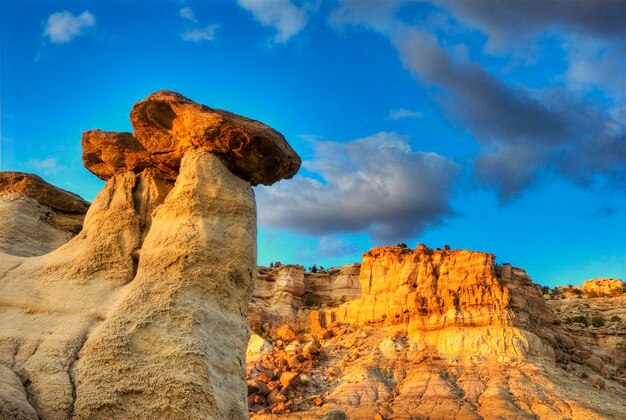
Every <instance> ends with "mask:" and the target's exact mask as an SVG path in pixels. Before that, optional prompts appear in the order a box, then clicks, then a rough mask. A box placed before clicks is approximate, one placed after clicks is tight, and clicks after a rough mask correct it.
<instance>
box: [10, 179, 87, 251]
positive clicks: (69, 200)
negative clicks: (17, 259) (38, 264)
mask: <svg viewBox="0 0 626 420" xmlns="http://www.w3.org/2000/svg"><path fill="white" fill-rule="evenodd" d="M88 208H89V203H88V202H86V201H85V200H83V199H82V198H80V197H79V196H77V195H76V194H72V193H70V192H68V191H65V190H62V189H60V188H57V187H55V186H53V185H50V184H48V183H47V182H46V181H44V180H43V179H41V178H40V177H38V176H37V175H32V174H25V173H21V172H0V220H2V223H1V224H0V252H5V253H7V254H11V255H18V256H22V257H29V256H33V255H42V254H45V253H47V252H50V251H52V250H53V249H56V248H58V247H59V246H61V245H63V244H64V243H66V242H67V241H69V240H70V239H71V238H72V237H73V236H74V235H76V234H77V233H78V232H80V230H81V228H82V225H83V220H84V218H85V213H86V212H87V209H88Z"/></svg>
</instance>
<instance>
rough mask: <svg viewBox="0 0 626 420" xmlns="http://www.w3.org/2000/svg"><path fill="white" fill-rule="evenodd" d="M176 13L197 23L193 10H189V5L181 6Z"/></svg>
mask: <svg viewBox="0 0 626 420" xmlns="http://www.w3.org/2000/svg"><path fill="white" fill-rule="evenodd" d="M178 13H179V14H180V17H182V18H183V19H187V20H188V21H190V22H193V23H198V19H197V18H196V15H194V13H193V10H191V8H190V7H183V8H182V9H180V10H179V11H178Z"/></svg>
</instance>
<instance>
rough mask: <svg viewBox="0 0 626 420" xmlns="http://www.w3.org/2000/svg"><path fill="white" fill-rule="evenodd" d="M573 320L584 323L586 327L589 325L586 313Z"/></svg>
mask: <svg viewBox="0 0 626 420" xmlns="http://www.w3.org/2000/svg"><path fill="white" fill-rule="evenodd" d="M573 322H577V323H579V324H583V325H584V326H585V327H586V326H587V325H589V322H588V321H587V317H585V316H584V315H577V316H575V317H573V318H572V323H573Z"/></svg>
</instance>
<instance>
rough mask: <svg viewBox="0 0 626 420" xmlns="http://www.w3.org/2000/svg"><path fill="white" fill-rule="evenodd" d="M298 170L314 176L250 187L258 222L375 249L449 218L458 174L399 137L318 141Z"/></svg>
mask: <svg viewBox="0 0 626 420" xmlns="http://www.w3.org/2000/svg"><path fill="white" fill-rule="evenodd" d="M314 147H315V159H314V160H310V161H305V162H304V163H303V167H304V168H305V169H307V170H309V171H311V172H315V173H317V174H318V175H319V178H321V179H323V181H318V180H317V179H314V178H312V177H305V176H296V177H295V178H294V179H293V180H291V181H289V182H286V183H278V184H276V185H274V186H271V187H264V186H259V187H256V193H257V198H258V203H259V222H260V223H261V224H264V225H266V226H272V227H279V228H287V229H290V230H292V231H296V232H300V233H303V234H307V235H315V236H320V235H326V236H327V235H330V234H334V233H338V232H359V231H367V232H368V233H369V234H370V235H371V236H372V238H374V239H375V240H376V241H377V242H387V243H392V242H394V241H399V240H405V239H410V238H412V237H414V236H415V235H417V234H418V233H419V232H421V231H422V230H423V229H425V228H426V227H428V226H430V225H433V224H436V223H438V222H439V221H440V219H441V217H442V216H444V215H446V214H449V213H450V209H449V205H448V199H449V195H450V192H451V186H452V182H453V180H454V178H455V175H456V172H457V167H456V165H455V164H454V163H452V162H451V161H450V160H448V159H446V158H444V157H443V156H440V155H438V154H436V153H424V152H414V151H412V150H411V147H410V145H409V143H408V140H407V139H406V138H405V137H402V136H400V135H399V134H397V133H385V132H383V133H378V134H375V135H372V136H369V137H365V138H362V139H359V140H354V141H350V142H345V143H340V142H332V141H323V142H318V143H317V144H316V145H315V146H314Z"/></svg>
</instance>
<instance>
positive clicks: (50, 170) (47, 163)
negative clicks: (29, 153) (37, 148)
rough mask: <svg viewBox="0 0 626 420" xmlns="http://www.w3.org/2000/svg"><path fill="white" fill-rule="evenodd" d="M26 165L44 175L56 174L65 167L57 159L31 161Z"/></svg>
mask: <svg viewBox="0 0 626 420" xmlns="http://www.w3.org/2000/svg"><path fill="white" fill-rule="evenodd" d="M26 165H27V166H28V167H30V168H33V170H35V171H37V172H39V173H42V174H44V175H50V174H55V173H57V172H59V171H60V170H61V169H63V167H62V166H61V165H59V163H58V162H57V160H56V159H55V158H47V159H31V160H29V161H28V162H26Z"/></svg>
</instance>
